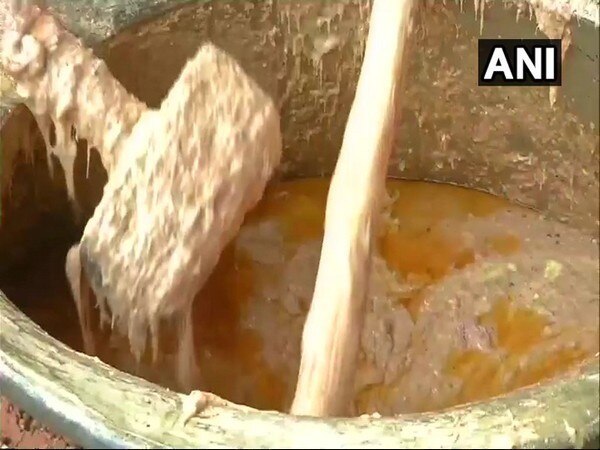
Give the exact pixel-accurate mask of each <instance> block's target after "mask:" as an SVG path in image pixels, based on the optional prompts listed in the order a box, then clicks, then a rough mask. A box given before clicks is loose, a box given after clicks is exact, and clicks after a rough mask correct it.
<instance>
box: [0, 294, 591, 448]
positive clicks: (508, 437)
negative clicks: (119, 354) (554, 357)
mask: <svg viewBox="0 0 600 450" xmlns="http://www.w3.org/2000/svg"><path fill="white" fill-rule="evenodd" d="M599 368H600V358H599V356H598V355H596V356H595V357H593V358H591V359H590V360H589V361H586V362H585V363H584V364H583V365H582V366H580V367H578V368H577V369H574V370H571V371H570V372H568V373H566V374H565V375H564V376H563V377H561V378H557V379H552V380H547V381H544V382H542V383H538V384H536V385H533V386H529V387H525V388H521V389H518V390H515V391H512V392H510V393H507V394H505V395H502V396H499V397H496V398H492V399H489V400H487V401H481V402H477V403H472V404H466V405H461V406H456V407H452V408H449V409H446V410H443V411H437V412H427V413H418V414H407V415H399V416H396V417H386V418H379V417H373V416H361V417H355V418H343V419H341V418H326V419H320V418H309V417H296V416H291V415H288V414H283V413H279V412H274V411H259V410H256V409H254V408H250V407H245V406H241V405H236V404H234V403H231V402H228V401H225V400H222V399H220V398H219V397H217V396H214V395H213V394H207V396H208V398H209V399H210V402H209V405H211V406H209V407H208V408H207V409H206V410H205V411H203V412H201V413H199V415H198V416H195V417H193V418H192V419H190V420H189V422H188V423H187V424H186V425H184V424H183V423H182V422H181V420H180V418H181V413H182V405H183V400H184V398H185V395H183V394H180V393H177V392H174V391H171V390H168V389H165V388H162V387H160V386H158V385H156V384H153V383H150V382H148V381H145V380H143V379H140V378H138V377H135V376H133V375H130V374H127V373H125V372H122V371H120V370H117V369H115V368H113V367H111V366H109V365H107V364H105V363H103V362H102V361H100V360H99V359H98V358H94V357H90V356H87V355H85V354H82V353H79V352H76V351H75V350H72V349H71V348H69V347H67V346H66V345H65V344H62V343H61V342H59V341H57V340H56V339H54V338H52V337H51V336H49V335H48V334H47V333H46V332H45V331H43V330H42V329H41V328H40V327H39V326H38V325H36V324H35V323H33V322H32V321H31V319H29V318H28V317H27V316H25V315H24V314H23V313H22V312H21V311H19V310H18V309H17V308H16V307H15V306H14V305H13V304H12V303H11V302H10V300H9V299H8V298H7V297H6V295H5V294H4V293H2V291H0V390H1V391H2V393H3V395H6V396H8V397H9V398H11V399H12V400H14V401H15V402H16V403H17V404H19V405H20V406H22V407H23V408H24V409H25V410H27V411H28V412H30V413H31V414H32V415H34V416H36V418H38V419H39V420H41V421H43V422H45V423H48V425H49V426H51V427H53V428H54V429H55V430H56V431H57V432H60V433H63V434H64V435H66V436H67V437H69V438H71V439H73V440H74V441H75V442H78V443H79V444H81V445H83V446H84V447H90V448H107V447H110V448H148V447H153V448H157V447H161V448H168V447H179V448H183V447H186V448H188V447H197V446H199V445H202V446H203V447H207V448H241V447H243V448H369V447H379V448H450V447H454V448H580V447H583V446H585V445H586V443H587V445H590V444H589V443H590V442H592V445H594V444H593V442H594V441H593V440H594V439H597V436H598V434H599V432H600V430H599V426H600V418H599V412H598V404H599V403H600V392H599V390H598V382H599V380H600V373H599V372H600V370H599ZM213 404H214V405H215V406H212V405H213ZM542 412H543V413H542ZM590 448H591V447H590Z"/></svg>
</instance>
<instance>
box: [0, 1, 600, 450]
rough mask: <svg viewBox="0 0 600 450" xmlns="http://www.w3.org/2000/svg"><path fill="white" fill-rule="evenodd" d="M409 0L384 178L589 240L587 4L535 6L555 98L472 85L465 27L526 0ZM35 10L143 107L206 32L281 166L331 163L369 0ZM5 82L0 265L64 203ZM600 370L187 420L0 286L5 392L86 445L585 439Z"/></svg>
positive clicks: (594, 137) (502, 32)
mask: <svg viewBox="0 0 600 450" xmlns="http://www.w3.org/2000/svg"><path fill="white" fill-rule="evenodd" d="M419 1H420V2H421V3H422V4H421V5H420V6H421V7H420V8H419V10H418V12H417V17H416V21H415V23H416V24H417V25H418V26H417V29H416V31H415V33H413V35H412V36H411V43H410V53H409V58H408V59H409V61H410V67H409V72H410V75H409V76H408V77H407V79H408V80H410V82H408V83H407V85H406V87H405V92H404V94H403V96H404V97H403V99H404V101H403V105H404V106H403V111H402V117H401V119H399V122H398V124H397V131H398V137H397V139H396V146H395V151H394V153H393V157H392V160H391V162H390V174H391V175H393V176H396V177H400V178H406V179H418V180H430V181H437V182H447V183H454V184H458V185H462V186H466V187H470V188H474V189H480V190H485V191H487V192H490V193H493V194H496V195H500V196H503V197H507V198H509V199H511V200H513V201H515V202H519V203H522V204H525V205H528V206H531V207H533V208H536V209H538V210H540V211H543V212H544V213H545V214H548V215H549V216H550V217H552V218H553V219H556V220H561V221H565V222H568V223H570V224H571V225H572V226H574V227H577V228H579V229H581V230H583V231H584V232H586V233H589V234H591V235H592V236H594V237H596V238H597V237H598V216H599V209H598V208H599V206H598V203H599V202H598V188H599V184H598V180H599V175H598V162H599V161H598V158H599V149H598V115H599V112H598V104H599V94H598V76H599V74H598V54H599V48H598V47H599V42H598V41H599V39H598V28H597V24H598V6H597V2H595V1H591V2H590V1H576V0H573V1H571V2H569V1H561V0H556V1H542V2H540V1H531V2H530V3H532V4H544V5H545V7H546V8H547V10H548V11H559V13H560V11H563V12H564V11H568V10H569V8H571V9H575V12H574V17H573V20H571V22H570V24H569V25H568V27H570V28H569V30H570V36H571V40H572V44H571V46H570V48H569V50H568V53H567V56H566V60H565V64H564V73H563V87H562V88H561V89H560V90H559V92H558V96H557V99H558V100H557V102H556V103H555V104H554V105H551V102H550V101H549V92H548V88H545V87H536V88H506V87H498V88H479V87H478V86H477V72H476V67H477V61H476V57H477V51H476V49H477V47H476V46H477V39H478V38H479V37H480V36H482V37H498V36H502V37H522V38H527V37H535V36H536V34H537V35H539V34H540V32H539V31H536V19H535V17H534V16H533V17H532V16H531V15H530V14H529V12H530V11H529V5H528V4H527V3H526V2H524V1H519V2H510V1H502V0H497V1H494V2H487V3H486V2H485V1H484V2H481V1H478V0H476V1H475V2H464V3H463V2H462V1H461V2H451V1H448V2H441V1H439V2H436V1H425V0H419ZM46 3H47V4H49V6H50V7H52V8H53V9H54V12H55V14H57V16H58V17H59V18H60V19H61V20H62V21H63V23H64V24H65V25H66V26H67V27H68V28H69V29H71V30H72V31H73V32H74V33H76V34H77V35H79V36H80V37H82V38H83V39H84V40H85V41H86V42H87V43H88V44H89V45H93V46H94V48H95V49H96V51H97V53H98V54H99V55H100V56H102V57H103V58H104V59H105V60H106V61H107V63H108V65H109V67H110V69H111V70H112V72H113V74H114V75H115V76H116V77H117V78H118V79H119V80H120V81H121V82H122V83H123V84H124V85H125V86H126V87H127V88H128V89H129V90H130V91H131V92H133V93H134V94H136V95H137V96H138V97H139V98H141V99H142V100H144V101H146V102H147V103H148V104H149V105H151V106H156V105H158V103H159V101H160V100H161V98H162V97H163V95H164V94H165V93H166V91H167V89H168V88H169V86H170V85H171V83H172V82H173V80H174V79H175V77H176V76H177V74H178V72H179V70H180V68H181V67H182V66H183V64H184V62H185V60H186V58H188V57H190V56H191V55H192V54H193V53H194V51H195V50H196V49H197V47H198V46H199V45H200V43H201V42H202V41H204V40H207V39H210V40H212V41H214V42H215V43H216V44H217V45H219V46H221V47H223V48H225V49H226V50H228V51H230V52H231V53H232V54H233V55H235V56H236V57H237V58H238V59H239V60H240V61H241V63H242V65H243V66H244V67H245V68H246V70H247V71H248V73H249V74H251V75H252V76H253V77H254V78H255V79H256V80H258V82H259V83H260V85H261V86H262V87H263V88H264V89H265V90H266V91H267V92H269V93H270V94H271V95H272V96H273V97H274V98H275V99H276V100H277V102H278V104H279V106H280V108H281V112H282V120H283V121H282V127H283V132H284V144H285V156H284V164H283V166H282V168H281V170H280V173H279V176H306V175H320V174H327V173H330V172H331V171H332V168H333V166H334V164H335V159H336V154H337V151H338V149H339V147H340V144H341V137H342V132H343V129H344V125H345V120H346V117H347V113H348V111H349V107H350V102H351V100H352V98H353V92H354V88H355V84H356V79H357V75H358V72H359V69H360V63H361V58H362V52H363V45H364V40H365V37H366V33H367V23H368V17H369V2H368V1H365V0H344V1H342V0H338V1H330V2H322V1H298V2H295V1H285V0H268V1H192V2H190V1H182V0H170V1H167V0H128V1H123V0H110V1H107V0H77V1H75V0H54V1H50V0H49V1H47V2H46ZM442 3H447V4H446V5H443V4H442ZM475 6H477V13H476V12H475ZM482 12H483V16H481V13H482ZM557 17H558V16H557ZM517 19H518V20H517ZM560 30H562V28H560ZM480 33H481V34H480ZM2 83H3V85H2V86H3V87H2V92H3V98H2V101H3V102H4V106H2V109H1V112H0V124H1V126H2V149H1V150H2V158H1V164H2V166H1V167H2V202H3V203H2V218H1V220H2V228H1V230H0V270H4V269H6V268H8V267H14V266H15V265H16V264H19V262H21V261H22V260H23V259H26V258H27V257H28V255H29V254H30V252H32V251H33V250H34V249H36V248H37V247H39V245H40V243H41V242H43V241H44V240H47V239H50V238H51V235H52V232H51V231H49V230H53V229H56V228H57V227H60V226H62V225H61V224H62V223H63V222H61V217H64V216H69V215H70V214H71V210H70V209H69V208H68V206H67V205H66V200H65V194H64V186H63V187H62V188H61V187H57V186H56V183H53V182H52V181H50V178H49V177H48V175H47V168H46V167H45V166H44V164H35V163H33V164H32V163H31V162H30V159H33V161H35V162H37V161H42V162H43V161H44V160H45V156H43V155H44V153H43V152H44V151H43V149H42V148H41V142H42V141H41V140H40V139H39V137H38V138H36V136H37V132H36V127H35V125H34V122H33V119H32V118H31V116H30V115H29V113H28V112H27V111H26V110H25V109H24V108H23V107H16V108H14V107H12V108H7V107H6V104H7V103H8V102H9V101H12V100H14V98H13V97H11V94H10V80H6V79H5V80H3V81H2ZM9 97H10V98H9ZM0 103H1V102H0ZM98 164H99V163H98V162H97V161H96V166H98ZM17 168H18V169H17ZM94 170H95V172H94V173H96V176H92V177H90V178H89V179H88V181H86V182H85V183H84V184H85V186H86V187H85V189H81V190H80V192H79V193H78V196H77V199H78V202H79V203H80V205H81V206H82V210H83V212H84V218H85V217H86V215H87V216H89V215H90V214H91V213H92V211H93V208H94V206H95V203H96V202H97V201H98V198H99V195H101V187H102V183H104V182H105V177H104V176H103V174H102V170H101V168H98V167H96V169H94ZM90 180H91V181H90ZM63 181H64V180H63ZM573 295H577V293H576V292H574V293H573ZM13 300H15V302H17V303H18V299H13ZM40 301H44V299H40ZM598 383H599V359H598V355H596V357H595V358H592V359H591V360H589V361H587V362H586V363H585V364H583V365H582V366H581V367H578V368H576V369H573V370H571V371H570V372H568V373H565V374H563V375H561V377H560V378H557V379H553V380H550V381H545V382H543V383H540V384H537V385H535V386H531V387H527V388H524V389H520V390H518V391H515V392H512V393H509V394H506V395H503V396H500V397H497V398H494V399H490V400H488V401H484V402H480V403H476V404H468V405H464V406H458V407H454V408H451V409H448V410H444V411H441V412H434V413H424V414H414V415H407V416H398V417H394V418H378V417H359V418H351V419H310V418H299V417H293V416H289V415H286V414H281V413H277V412H268V411H258V410H255V409H252V408H248V407H242V406H238V405H234V404H230V403H227V402H223V405H222V406H219V407H216V408H213V409H211V410H210V414H209V415H207V416H200V417H197V418H194V419H192V420H191V421H190V422H189V423H188V424H187V425H185V426H184V425H183V424H182V423H180V422H179V421H178V417H179V412H180V410H181V406H182V396H181V395H180V394H178V393H176V392H173V391H169V390H166V389H163V388H161V387H160V386H158V385H155V384H152V383H150V382H147V381H144V380H142V379H139V378H136V377H134V376H131V375H129V374H126V373H123V372H121V371H119V370H117V369H115V368H113V367H110V366H108V365H107V364H104V363H103V362H101V361H99V360H98V359H97V358H92V357H88V356H86V355H84V354H81V353H78V352H76V351H74V350H72V349H71V348H69V347H67V346H66V345H64V344H62V343H61V342H58V341H57V340H55V339H53V338H52V337H50V336H49V335H48V334H46V333H45V332H44V331H43V330H42V329H41V328H39V327H38V326H37V325H35V324H34V323H33V322H32V321H31V320H30V319H29V318H28V317H26V316H25V315H24V314H23V313H22V312H20V311H19V310H18V309H17V307H16V306H14V305H13V303H11V301H10V300H9V299H8V298H7V297H6V296H5V295H4V294H2V293H1V292H0V388H1V392H2V395H6V396H8V397H9V398H11V399H13V400H14V401H15V402H17V403H18V404H20V405H22V406H23V407H24V408H25V409H26V410H28V411H29V412H30V413H32V414H33V415H34V416H36V417H37V418H38V419H40V420H41V421H43V422H45V423H47V424H48V425H50V426H52V427H54V428H55V429H56V430H57V431H58V432H61V433H64V434H65V435H67V436H68V437H70V438H72V439H73V440H74V441H76V442H79V443H81V444H82V445H84V446H86V447H195V446H196V447H198V446H201V447H253V448H267V447H271V448H275V447H279V448H281V447H296V448H297V447H314V448H327V447H340V448H342V447H343V448H350V447H353V448H357V447H358V448H366V447H389V448H410V447H412V448H442V447H446V448H447V447H456V448H486V447H488V448H490V447H494V448H523V447H532V448H534V447H535V448H565V447H584V446H587V447H589V448H597V447H598V434H599V414H598V406H599V386H598Z"/></svg>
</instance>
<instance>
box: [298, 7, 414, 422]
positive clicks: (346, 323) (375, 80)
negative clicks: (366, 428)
mask: <svg viewBox="0 0 600 450" xmlns="http://www.w3.org/2000/svg"><path fill="white" fill-rule="evenodd" d="M412 7H413V1H412V0H387V1H386V0H375V1H374V2H373V6H372V9H371V19H370V24H369V35H368V38H367V43H366V49H365V57H364V61H363V65H362V68H361V73H360V77H359V80H358V85H357V89H356V96H355V98H354V102H353V104H352V108H351V110H350V115H349V117H348V123H347V124H346V130H345V133H344V141H343V143H342V148H341V150H340V155H339V157H338V161H337V165H336V168H335V173H334V174H333V178H332V180H331V186H330V189H329V194H328V197H327V209H326V217H325V235H324V238H323V246H322V248H321V259H320V261H319V271H318V273H317V280H316V285H315V291H314V294H313V299H312V303H311V306H310V310H309V313H308V316H307V319H306V324H305V328H304V332H303V335H302V357H301V360H300V371H299V375H298V384H297V388H296V394H295V397H294V402H293V404H292V408H291V412H292V413H293V414H299V415H314V416H330V415H346V414H347V413H348V411H349V408H350V406H351V405H350V402H349V400H348V399H349V398H350V395H349V392H351V390H352V389H353V388H354V377H355V372H356V365H357V357H358V349H359V341H360V335H361V331H362V329H363V322H364V315H365V299H366V290H367V286H368V284H369V272H370V266H371V250H372V242H373V238H374V237H375V233H376V230H377V225H378V223H377V222H378V217H379V216H380V214H381V211H380V207H381V206H382V205H381V204H380V202H379V200H380V199H381V198H382V197H383V196H384V185H385V179H386V175H387V165H388V159H389V155H390V151H391V140H392V126H393V123H394V116H395V104H394V102H395V99H396V98H395V94H396V89H397V85H398V84H399V78H400V76H401V69H402V67H401V66H402V57H403V54H404V48H405V40H406V37H407V35H408V32H409V28H410V16H411V11H412Z"/></svg>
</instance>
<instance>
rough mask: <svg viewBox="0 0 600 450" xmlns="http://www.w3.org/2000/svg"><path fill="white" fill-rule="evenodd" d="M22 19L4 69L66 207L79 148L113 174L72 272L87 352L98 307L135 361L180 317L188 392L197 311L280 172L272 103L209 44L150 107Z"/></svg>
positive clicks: (37, 17) (92, 60)
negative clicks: (52, 165)
mask: <svg viewBox="0 0 600 450" xmlns="http://www.w3.org/2000/svg"><path fill="white" fill-rule="evenodd" d="M16 16H17V20H15V21H14V27H13V28H12V29H10V28H8V29H6V30H5V32H4V34H3V38H2V61H1V62H2V65H3V66H4V68H5V70H6V71H7V72H8V73H9V74H10V75H11V76H13V77H14V79H15V81H16V83H17V89H18V92H19V94H20V95H21V96H22V97H23V99H24V100H25V102H26V104H27V106H28V107H29V109H30V110H31V111H32V112H33V113H34V115H35V116H36V118H37V121H38V124H39V125H40V129H41V130H42V132H43V133H44V137H45V140H46V144H47V146H48V149H49V152H52V153H55V154H57V155H58V156H59V159H60V160H61V162H62V163H63V165H64V168H65V174H66V178H67V188H68V191H69V193H70V195H71V198H72V199H73V198H74V195H73V193H74V187H73V176H72V170H73V161H74V158H75V151H76V143H75V141H76V139H78V138H85V139H87V140H88V143H89V145H90V146H95V147H97V148H98V150H99V152H100V154H101V156H102V161H103V163H104V165H105V167H106V169H107V170H108V172H109V180H108V183H107V185H106V186H105V189H104V195H103V197H102V200H101V201H100V204H99V205H98V206H97V208H96V210H95V212H94V215H93V217H92V218H91V219H90V220H89V222H88V223H87V225H86V227H85V230H84V233H83V237H82V240H81V243H80V245H79V246H75V247H74V248H72V249H71V251H70V252H69V255H68V257H67V264H66V266H67V267H66V270H67V274H68V277H69V280H70V283H71V286H72V290H73V294H74V297H75V300H76V302H77V305H78V311H79V315H80V321H81V324H82V329H83V334H84V336H87V338H86V339H87V348H86V351H88V352H90V353H93V350H94V349H93V341H92V339H91V336H90V333H89V323H88V321H89V312H90V308H93V307H94V306H95V305H94V303H95V301H96V300H95V299H97V302H98V306H99V307H100V310H101V313H102V314H101V317H102V319H101V320H102V321H103V322H104V323H106V322H111V326H113V327H117V328H118V329H119V331H120V332H121V333H123V334H125V335H127V336H128V337H129V342H130V345H131V347H132V351H133V353H134V354H135V355H136V357H137V358H141V356H142V355H143V353H144V351H145V349H146V342H147V339H148V338H150V342H151V343H152V350H153V352H154V353H156V351H157V348H158V333H159V324H160V323H161V321H162V320H165V319H173V318H174V319H175V322H177V323H178V330H179V331H178V332H179V334H180V342H179V350H178V351H177V352H178V355H179V357H178V359H179V361H178V364H179V366H180V367H179V373H180V375H181V379H180V384H181V387H182V388H184V389H185V388H188V387H189V386H188V385H189V383H190V380H191V379H192V378H193V376H194V372H195V362H194V358H193V348H192V345H193V344H192V330H191V323H190V320H189V319H190V311H191V304H192V300H193V298H194V296H195V294H196V293H197V292H198V290H199V289H200V287H201V286H202V284H203V283H204V281H205V280H206V278H207V277H208V276H209V274H210V273H211V271H212V270H213V268H214V266H215V265H216V263H217V261H218V259H219V256H220V253H221V251H222V250H223V248H224V247H225V246H226V245H227V244H228V243H229V241H230V240H231V239H232V238H233V237H234V236H235V234H236V233H237V231H238V230H239V228H240V226H241V224H242V221H243V218H244V215H245V213H246V212H247V211H248V210H249V209H251V208H252V207H253V206H254V205H255V204H256V203H257V202H258V200H259V199H260V198H261V196H262V193H263V190H264V188H265V186H266V184H267V181H268V180H269V178H270V177H271V175H272V173H273V171H274V169H275V167H276V166H277V165H278V163H279V160H280V156H281V134H280V129H279V115H278V112H277V110H276V108H275V105H274V103H273V101H272V100H271V99H270V98H269V97H268V96H267V95H266V94H265V93H264V92H263V91H262V90H261V89H260V87H259V86H258V85H257V84H256V83H255V82H254V81H253V80H251V79H250V78H249V77H248V76H247V75H246V74H245V73H244V71H243V69H242V68H241V67H240V66H239V65H238V64H237V62H235V61H234V60H233V59H232V58H231V57H230V56H229V55H228V54H227V53H225V52H223V51H221V50H219V49H217V48H216V47H215V46H213V45H211V44H205V45H203V46H202V47H201V48H200V49H199V51H198V52H197V53H196V55H195V56H194V57H193V58H192V59H191V60H190V61H188V63H187V64H186V65H185V67H184V68H183V70H182V72H181V74H180V76H179V78H178V79H177V80H176V82H175V83H174V85H173V86H172V88H171V90H170V91H169V93H168V95H167V96H166V98H165V99H164V101H163V102H162V104H161V106H160V108H159V109H150V108H148V107H146V106H145V105H144V104H143V103H142V102H140V101H139V100H137V99H136V98H134V97H133V96H132V95H131V94H129V93H128V92H127V91H126V90H125V89H124V88H123V87H122V86H121V85H120V83H119V82H118V81H117V80H116V79H114V78H113V76H112V75H111V74H110V72H109V71H108V69H107V67H106V65H105V64H104V63H103V62H102V61H101V60H99V59H97V58H96V57H94V55H93V54H92V52H91V51H90V50H87V49H86V48H85V47H84V46H83V45H82V43H81V42H80V41H79V40H78V39H76V38H75V37H74V36H73V35H71V34H70V33H68V32H67V31H65V30H63V29H61V27H60V25H59V24H58V23H57V22H56V21H55V20H54V19H53V18H52V16H51V15H49V14H46V13H44V12H43V11H41V10H40V9H39V8H37V7H27V8H24V9H22V10H20V11H19V12H17V14H16ZM6 22H8V20H6Z"/></svg>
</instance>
